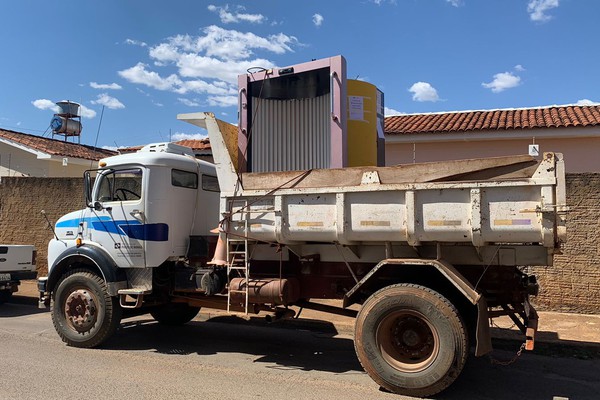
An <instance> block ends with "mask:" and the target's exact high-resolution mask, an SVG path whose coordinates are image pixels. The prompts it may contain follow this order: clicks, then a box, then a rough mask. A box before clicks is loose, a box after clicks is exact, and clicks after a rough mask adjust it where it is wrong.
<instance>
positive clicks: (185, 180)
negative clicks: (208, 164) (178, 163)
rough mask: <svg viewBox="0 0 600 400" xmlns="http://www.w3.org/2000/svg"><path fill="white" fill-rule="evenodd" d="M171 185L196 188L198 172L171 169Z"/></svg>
mask: <svg viewBox="0 0 600 400" xmlns="http://www.w3.org/2000/svg"><path fill="white" fill-rule="evenodd" d="M171 185H173V186H179V187H184V188H189V189H198V174H196V173H194V172H188V171H182V170H179V169H172V170H171Z"/></svg>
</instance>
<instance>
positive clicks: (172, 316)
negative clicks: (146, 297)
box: [150, 303, 200, 326]
mask: <svg viewBox="0 0 600 400" xmlns="http://www.w3.org/2000/svg"><path fill="white" fill-rule="evenodd" d="M199 312H200V307H192V306H189V305H187V304H185V303H168V304H164V305H162V306H158V307H157V308H155V309H153V310H152V311H150V315H152V317H153V318H154V319H155V320H156V321H157V322H158V323H159V324H163V325H172V326H176V325H183V324H187V323H188V322H190V321H191V320H193V319H194V317H195V316H196V315H198V313H199Z"/></svg>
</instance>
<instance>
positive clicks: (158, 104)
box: [152, 100, 165, 107]
mask: <svg viewBox="0 0 600 400" xmlns="http://www.w3.org/2000/svg"><path fill="white" fill-rule="evenodd" d="M152 104H154V105H155V106H156V107H164V106H165V105H164V104H163V103H159V102H158V101H154V100H152Z"/></svg>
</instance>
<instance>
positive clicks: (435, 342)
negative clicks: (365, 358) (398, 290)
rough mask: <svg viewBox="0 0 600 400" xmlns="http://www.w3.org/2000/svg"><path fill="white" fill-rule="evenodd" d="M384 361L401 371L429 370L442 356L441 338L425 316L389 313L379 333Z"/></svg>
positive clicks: (380, 325)
mask: <svg viewBox="0 0 600 400" xmlns="http://www.w3.org/2000/svg"><path fill="white" fill-rule="evenodd" d="M375 338H376V340H377V347H378V348H379V351H380V352H381V355H382V357H383V359H384V360H385V361H386V362H387V363H388V364H389V365H390V366H391V367H393V368H395V369H397V370H398V371H401V372H410V373H415V372H420V371H423V370H425V369H427V368H428V367H429V366H430V365H431V364H433V362H434V361H435V360H436V358H437V356H438V354H439V342H440V341H439V335H438V332H437V330H436V329H435V327H433V325H431V323H430V322H429V321H428V320H427V318H425V316H424V315H423V314H421V313H418V312H416V311H412V310H397V311H392V312H391V313H389V314H387V315H386V316H385V317H384V318H383V319H382V320H381V322H380V323H379V326H378V328H377V332H376V334H375Z"/></svg>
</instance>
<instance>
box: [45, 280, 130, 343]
mask: <svg viewBox="0 0 600 400" xmlns="http://www.w3.org/2000/svg"><path fill="white" fill-rule="evenodd" d="M50 314H51V315H52V323H53V324H54V328H55V329H56V332H58V335H59V336H60V338H61V339H62V340H63V342H65V343H67V344H68V345H69V346H74V347H85V348H89V347H96V346H98V345H100V344H101V343H103V342H104V341H105V340H106V339H108V338H109V337H110V336H111V335H112V334H113V333H114V332H115V331H116V330H117V327H118V326H119V323H120V322H121V315H122V310H121V307H120V306H119V301H118V298H117V297H111V296H109V295H108V292H107V290H106V284H105V282H104V280H103V279H102V278H100V277H99V276H97V275H95V274H93V273H91V272H89V271H86V270H73V271H71V272H69V273H68V274H67V275H65V276H64V277H63V278H62V280H61V281H60V282H59V283H58V285H57V287H56V289H55V290H54V293H53V296H52V302H51V305H50Z"/></svg>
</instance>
